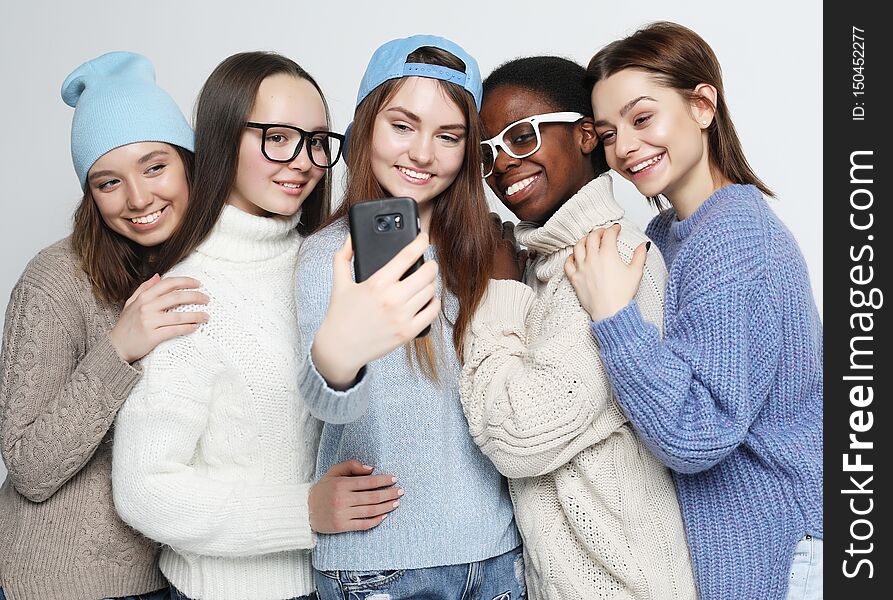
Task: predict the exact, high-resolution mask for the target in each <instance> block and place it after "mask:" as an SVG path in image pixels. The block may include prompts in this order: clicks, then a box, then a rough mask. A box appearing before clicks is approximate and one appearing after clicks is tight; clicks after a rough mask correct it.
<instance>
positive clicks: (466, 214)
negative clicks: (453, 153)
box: [326, 46, 496, 380]
mask: <svg viewBox="0 0 893 600" xmlns="http://www.w3.org/2000/svg"><path fill="white" fill-rule="evenodd" d="M407 62H413V63H424V64H434V65H441V66H444V67H449V68H451V69H455V70H457V71H461V72H465V63H463V62H462V61H461V60H460V59H459V58H457V57H456V56H454V55H453V54H452V53H450V52H447V51H446V50H442V49H440V48H433V47H430V46H424V47H422V48H418V49H417V50H415V51H414V52H413V53H412V54H410V55H409V56H408V57H407ZM405 82H406V79H405V78H404V79H390V80H388V81H386V82H384V83H383V84H381V85H380V86H378V87H377V88H375V90H373V91H372V92H371V93H370V94H369V95H368V96H366V98H365V99H364V100H363V101H362V102H361V103H360V105H359V106H358V107H357V111H356V115H355V116H354V122H353V126H352V127H351V132H350V152H349V153H348V155H347V189H346V192H345V196H344V202H342V203H341V205H340V206H339V207H338V209H337V210H336V211H335V213H334V214H333V215H332V216H331V218H329V220H328V222H327V223H326V225H327V224H329V223H332V222H334V221H336V220H338V219H341V218H345V217H346V216H347V214H348V211H349V210H350V207H351V206H353V205H354V204H358V203H360V202H363V201H364V200H375V199H378V198H384V197H386V196H387V193H386V192H385V191H384V189H383V188H382V187H381V184H380V183H378V180H377V179H376V178H375V175H374V174H373V172H372V159H371V155H372V134H373V131H374V128H375V120H376V117H377V116H378V113H379V112H381V111H382V109H383V108H384V107H385V105H386V104H387V102H388V101H390V99H391V98H393V97H394V95H395V94H396V93H397V91H398V90H399V89H400V88H401V87H402V86H403V84H404V83H405ZM437 82H438V84H440V86H441V88H442V89H443V91H444V93H445V94H446V96H447V97H448V98H449V99H450V100H452V101H453V102H454V103H455V104H456V106H458V107H459V109H460V110H461V111H462V113H463V114H464V115H465V121H466V123H467V126H468V129H467V131H466V139H465V156H464V158H463V161H462V168H461V169H460V171H459V173H458V175H456V179H455V180H454V181H453V183H452V184H450V186H449V187H448V188H447V189H446V190H444V191H443V192H442V193H441V194H440V195H439V196H438V197H437V198H434V199H432V200H431V202H432V203H433V206H434V211H433V213H432V215H431V244H432V245H433V246H434V247H435V248H436V249H437V260H438V262H439V263H440V272H441V275H442V277H443V281H444V285H445V286H446V288H447V289H449V290H450V291H451V292H452V293H453V294H454V295H455V296H456V298H457V299H458V301H459V314H458V316H457V317H456V322H455V323H454V324H453V345H454V346H455V348H456V355H457V356H458V357H459V360H460V361H461V360H462V344H463V342H464V339H465V334H466V332H467V330H468V327H469V325H470V323H471V317H472V316H473V315H474V311H475V309H476V308H477V306H478V304H480V302H481V298H483V296H484V291H486V289H487V282H488V281H489V279H490V272H491V270H492V266H493V254H494V252H495V248H496V236H495V233H494V231H493V229H492V227H491V226H490V223H491V221H490V217H489V212H490V211H489V209H488V208H487V198H486V196H485V195H484V183H483V181H482V180H481V168H480V164H481V145H480V140H481V132H482V129H483V128H482V126H481V119H480V116H479V115H478V111H477V106H476V105H475V103H474V99H473V98H472V97H471V94H469V93H468V92H467V91H465V90H464V89H463V88H462V87H460V86H458V85H456V84H455V83H451V82H448V81H441V80H437ZM411 348H414V349H415V355H416V361H417V364H418V365H419V366H420V367H421V369H422V371H423V372H424V373H425V374H426V375H427V376H429V377H430V378H431V379H435V380H436V379H437V377H438V374H437V356H436V354H435V352H434V346H433V344H432V342H431V336H430V335H429V336H426V337H424V338H421V339H417V340H415V341H414V342H412V343H410V344H407V349H406V350H407V354H411V350H410V349H411ZM410 364H412V363H411V362H410Z"/></svg>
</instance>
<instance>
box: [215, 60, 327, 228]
mask: <svg viewBox="0 0 893 600" xmlns="http://www.w3.org/2000/svg"><path fill="white" fill-rule="evenodd" d="M246 120H247V121H252V122H255V123H274V124H277V125H291V126H293V127H299V128H301V129H303V130H305V131H323V130H326V129H328V125H327V122H326V109H325V105H324V104H323V101H322V98H321V97H320V95H319V92H318V91H317V90H316V88H315V87H314V86H313V84H312V83H310V82H309V81H307V80H306V79H300V78H297V77H294V76H292V75H288V74H284V73H280V74H276V75H271V76H269V77H267V78H266V79H264V80H263V82H261V84H260V87H258V90H257V95H256V97H255V101H254V107H253V108H252V109H251V113H250V114H249V115H248V118H247V119H246ZM271 133H272V132H271ZM262 135H263V134H262V132H261V130H260V129H252V128H247V127H246V128H245V129H244V131H243V132H242V139H241V142H240V145H239V163H238V167H237V168H236V179H235V183H234V184H233V189H232V191H231V192H230V195H229V198H228V199H227V203H229V204H232V205H233V206H235V207H236V208H239V209H241V210H243V211H245V212H247V213H250V214H254V215H259V216H271V215H281V216H286V217H288V216H291V215H294V214H295V213H296V212H298V210H299V209H300V208H301V204H303V202H304V200H306V199H307V197H308V196H309V195H310V193H311V192H312V191H313V188H314V187H316V184H317V183H319V180H320V179H322V177H323V175H324V174H325V170H324V169H321V168H319V167H316V166H314V165H313V163H311V162H310V157H309V156H308V155H307V140H305V142H304V146H303V147H302V148H301V151H300V152H299V153H298V155H297V156H296V157H295V159H294V160H292V161H291V162H290V163H277V162H273V161H270V160H267V159H266V158H265V157H264V155H263V153H262V152H261V141H262ZM272 141H273V142H275V141H276V140H272ZM268 143H269V142H268Z"/></svg>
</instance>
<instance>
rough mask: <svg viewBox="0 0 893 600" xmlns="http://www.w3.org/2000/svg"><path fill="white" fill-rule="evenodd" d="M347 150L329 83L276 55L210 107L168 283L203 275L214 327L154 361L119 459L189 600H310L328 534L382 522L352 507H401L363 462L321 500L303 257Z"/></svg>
mask: <svg viewBox="0 0 893 600" xmlns="http://www.w3.org/2000/svg"><path fill="white" fill-rule="evenodd" d="M342 139H343V138H342V136H341V135H339V134H337V133H333V132H332V131H331V126H330V124H329V116H328V109H327V106H326V102H325V99H324V97H323V95H322V92H321V90H320V88H319V86H318V85H317V84H316V82H315V81H314V79H313V78H312V77H311V76H310V75H309V74H308V73H307V72H306V71H305V70H304V69H302V68H301V67H300V66H299V65H298V64H297V63H295V62H294V61H292V60H290V59H288V58H285V57H283V56H280V55H278V54H274V53H266V52H245V53H240V54H236V55H233V56H231V57H229V58H227V59H226V60H224V61H223V62H221V63H220V64H219V65H218V66H217V68H215V70H214V72H213V73H212V74H211V75H210V77H209V78H208V80H207V82H205V85H204V87H203V88H202V91H201V93H200V95H199V99H198V103H197V106H196V168H195V186H194V190H195V191H194V194H193V197H192V201H191V203H190V208H189V210H188V211H187V213H186V215H185V217H184V220H183V226H182V227H181V229H180V231H179V232H178V233H177V235H175V237H174V238H173V239H171V240H170V242H169V243H168V245H167V246H166V247H165V252H164V253H163V254H162V256H161V257H160V258H159V260H158V268H159V269H161V270H163V271H167V270H168V269H170V270H169V271H167V272H168V273H170V274H174V275H184V276H194V277H197V278H198V279H199V280H200V281H201V282H202V291H203V292H204V293H206V294H207V295H208V296H209V297H210V298H211V302H210V303H209V305H208V309H207V310H208V313H209V316H210V319H209V321H208V322H207V323H205V324H203V325H202V326H201V327H200V329H199V330H198V331H197V332H195V333H193V334H192V335H189V336H184V337H181V338H177V339H176V340H172V341H170V342H168V343H166V344H163V345H160V346H158V347H157V348H156V349H155V350H154V351H153V352H151V353H150V354H149V355H148V356H147V357H146V358H145V359H144V360H143V369H144V372H145V373H144V376H143V379H142V380H141V381H140V383H139V384H138V385H137V386H136V387H134V389H133V390H132V391H131V394H130V399H129V400H128V401H127V402H126V403H125V404H124V406H123V408H122V409H121V411H120V412H119V415H118V419H117V422H116V431H117V436H118V437H117V439H116V443H115V448H114V469H113V483H114V498H115V504H116V506H117V508H118V510H119V512H120V514H121V516H122V518H123V519H124V520H125V521H126V522H127V523H129V524H130V525H132V526H133V527H134V528H136V529H137V530H139V531H141V532H143V533H144V534H145V535H147V536H148V537H150V538H152V539H154V540H156V541H158V542H160V543H162V544H164V549H163V550H162V552H161V555H160V558H159V564H160V568H161V570H162V572H163V573H164V575H165V576H166V577H167V578H168V580H169V581H170V582H171V585H172V591H171V595H172V597H173V598H177V599H183V598H196V599H198V598H200V599H201V600H231V599H233V598H251V599H252V600H285V599H289V598H296V597H301V598H306V597H308V596H309V595H310V594H312V593H313V591H314V582H313V570H312V567H311V563H310V550H311V548H312V547H313V545H314V543H315V539H316V532H318V531H332V532H334V531H346V530H349V529H356V528H364V527H369V526H371V525H372V524H374V523H372V521H371V520H369V519H366V520H363V521H361V522H357V521H354V520H352V519H351V518H348V517H349V516H352V515H347V516H345V515H346V514H347V513H351V510H352V508H353V507H347V505H348V504H349V503H350V502H352V500H351V498H354V497H360V500H359V501H358V504H359V505H360V506H359V509H358V510H365V511H367V512H368V513H369V514H368V516H370V517H373V516H375V517H377V516H378V515H380V514H384V513H387V512H388V511H390V510H392V507H391V506H390V505H389V504H386V501H387V500H391V501H393V500H394V499H396V498H397V494H398V491H399V490H398V489H396V488H394V487H392V486H391V484H392V483H393V481H392V477H391V476H385V475H377V476H372V475H371V470H370V469H365V468H363V466H362V465H361V464H359V463H357V462H356V461H344V462H342V463H341V464H338V465H333V467H332V473H330V477H329V478H326V479H325V480H324V481H322V482H321V483H320V484H318V485H316V486H313V479H314V466H315V459H316V451H317V446H318V441H319V433H320V428H321V424H320V423H319V421H317V420H316V419H314V418H313V417H312V416H311V415H310V414H309V412H308V409H307V406H306V404H305V403H304V402H302V401H301V397H300V395H299V392H298V390H297V372H298V365H299V364H300V363H301V357H300V355H299V353H298V352H299V351H298V326H297V318H296V316H295V301H294V284H293V282H294V275H295V267H296V260H297V256H298V249H299V247H300V244H301V239H302V236H303V235H304V234H305V233H306V232H308V231H310V230H312V229H313V228H315V227H317V226H318V225H319V224H320V223H321V222H322V220H323V219H324V218H325V217H326V216H327V215H328V208H329V184H330V178H331V175H330V168H331V167H332V166H334V165H335V163H336V162H337V161H338V160H339V157H340V155H341V151H340V145H341V141H342ZM350 458H353V457H350ZM342 479H345V480H348V482H349V487H350V489H349V490H344V489H341V488H340V487H338V488H337V489H335V490H331V489H330V487H331V486H329V482H330V480H336V481H341V480H342ZM378 488H386V489H383V490H379V489H378ZM318 496H323V497H326V498H329V497H334V498H335V500H334V501H333V502H330V503H317V504H314V501H315V499H316V498H317V497H318ZM368 504H373V506H371V507H367V506H365V505H368Z"/></svg>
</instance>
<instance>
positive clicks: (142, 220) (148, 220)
mask: <svg viewBox="0 0 893 600" xmlns="http://www.w3.org/2000/svg"><path fill="white" fill-rule="evenodd" d="M166 210H167V206H165V207H162V208H160V209H158V210H156V211H154V212H150V213H146V214H144V215H139V216H136V217H129V218H128V219H127V222H128V223H129V224H130V226H131V227H133V228H134V229H136V230H137V231H147V230H149V229H153V228H154V227H155V226H156V225H158V223H159V222H160V221H161V219H162V217H163V216H164V214H165V211H166Z"/></svg>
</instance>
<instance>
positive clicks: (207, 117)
mask: <svg viewBox="0 0 893 600" xmlns="http://www.w3.org/2000/svg"><path fill="white" fill-rule="evenodd" d="M281 73H284V74H287V75H292V76H293V77H296V78H298V79H304V80H306V81H309V82H310V83H311V84H312V85H313V87H315V88H316V91H318V92H319V97H320V98H321V99H322V102H323V106H325V109H326V123H327V124H330V123H331V118H330V117H329V106H328V104H327V103H326V98H325V96H324V95H323V93H322V90H321V89H320V87H319V84H317V83H316V80H314V79H313V77H312V76H311V75H310V74H309V73H307V71H305V70H304V69H303V68H301V66H300V65H298V63H296V62H295V61H293V60H291V59H290V58H286V57H284V56H282V55H280V54H276V53H274V52H242V53H239V54H234V55H232V56H230V57H229V58H227V59H226V60H224V61H223V62H221V63H220V64H219V65H217V68H216V69H214V71H213V72H212V73H211V75H210V76H209V77H208V80H207V81H206V82H205V85H204V86H202V90H201V92H200V93H199V97H198V102H197V103H196V108H195V185H194V186H193V193H192V196H191V197H190V200H189V207H188V209H187V211H186V214H185V215H184V216H183V220H182V221H181V222H180V226H179V227H178V228H177V231H176V232H174V235H173V236H171V239H170V240H169V241H168V243H167V244H165V246H164V251H163V252H162V254H161V256H160V258H159V260H158V265H157V267H156V268H157V271H158V272H159V273H165V272H167V271H168V270H170V268H171V267H173V266H174V265H176V264H177V263H178V262H180V261H181V260H183V259H184V258H186V257H187V256H188V255H189V254H190V253H191V252H192V251H193V250H195V248H196V247H197V246H198V245H199V244H201V243H202V241H204V239H205V238H206V237H207V236H208V234H209V233H210V232H211V229H213V227H214V225H215V223H217V219H218V218H219V217H220V213H221V212H222V211H223V207H224V205H225V204H226V200H227V198H228V197H229V194H230V192H231V191H232V187H233V184H234V183H235V180H236V169H237V167H238V164H239V144H240V141H241V139H242V133H243V132H244V130H245V129H244V128H245V122H246V121H247V120H248V115H249V114H251V110H252V108H254V101H255V98H256V96H257V90H258V88H260V85H261V83H262V82H263V81H264V79H266V78H267V77H270V76H271V75H278V74H281ZM331 180H332V174H331V171H330V170H328V169H327V170H326V171H325V174H324V175H323V178H322V179H321V180H320V181H319V183H317V184H316V188H315V189H314V190H313V191H312V192H311V193H310V195H309V196H308V197H307V199H306V200H305V201H304V203H303V205H302V207H301V211H302V212H301V223H300V224H299V225H298V227H297V229H298V231H299V232H300V233H301V234H302V235H308V234H309V233H310V232H311V231H313V230H314V229H316V228H317V227H319V224H320V223H322V222H323V220H325V218H326V217H327V216H328V214H329V198H330V195H331Z"/></svg>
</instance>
